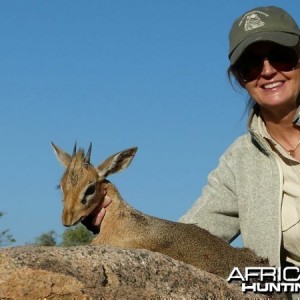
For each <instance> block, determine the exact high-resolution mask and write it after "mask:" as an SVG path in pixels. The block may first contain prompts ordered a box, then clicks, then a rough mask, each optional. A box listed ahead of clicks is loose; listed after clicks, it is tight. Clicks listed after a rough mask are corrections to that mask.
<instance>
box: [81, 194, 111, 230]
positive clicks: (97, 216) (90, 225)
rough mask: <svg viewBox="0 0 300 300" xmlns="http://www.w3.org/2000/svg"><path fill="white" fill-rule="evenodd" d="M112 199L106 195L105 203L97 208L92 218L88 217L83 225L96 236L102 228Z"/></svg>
mask: <svg viewBox="0 0 300 300" xmlns="http://www.w3.org/2000/svg"><path fill="white" fill-rule="evenodd" d="M111 202H112V198H111V197H109V196H108V195H105V197H104V201H103V202H102V203H101V204H100V205H99V206H97V207H96V209H95V210H94V211H93V212H92V213H91V215H90V216H88V217H86V218H85V219H84V220H83V221H82V222H81V223H82V224H83V225H84V226H85V227H86V228H87V229H88V230H89V231H92V232H93V233H94V234H97V233H99V232H100V226H101V223H102V221H103V218H104V216H105V213H106V208H107V207H108V206H109V205H110V204H111Z"/></svg>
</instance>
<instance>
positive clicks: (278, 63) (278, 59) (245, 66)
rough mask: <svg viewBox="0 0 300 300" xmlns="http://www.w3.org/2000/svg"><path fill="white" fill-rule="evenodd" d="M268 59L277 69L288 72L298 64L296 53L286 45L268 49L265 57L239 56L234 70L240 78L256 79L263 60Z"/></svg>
mask: <svg viewBox="0 0 300 300" xmlns="http://www.w3.org/2000/svg"><path fill="white" fill-rule="evenodd" d="M265 59H268V60H269V62H270V64H271V65H272V66H273V67H274V68H275V69H277V70H278V71H284V72H288V71H291V70H293V69H295V68H296V67H297V65H298V55H297V53H296V51H294V50H293V49H290V48H286V47H283V46H282V47H278V48H276V49H273V50H272V51H270V53H269V54H268V55H266V56H265V57H260V58H258V57H255V56H252V55H250V54H248V55H244V56H243V57H241V59H240V61H239V62H238V63H237V65H236V70H237V72H238V74H239V76H240V78H241V79H242V80H244V81H252V80H254V79H256V78H257V77H258V76H259V75H260V73H261V71H262V68H263V62H264V60H265Z"/></svg>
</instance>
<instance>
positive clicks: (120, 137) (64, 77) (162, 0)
mask: <svg viewBox="0 0 300 300" xmlns="http://www.w3.org/2000/svg"><path fill="white" fill-rule="evenodd" d="M271 4H273V5H278V6H281V7H283V8H284V9H286V10H287V11H288V12H290V13H291V14H292V15H293V16H294V17H295V19H296V20H297V22H298V23H300V14H299V8H300V5H299V3H298V1H295V0H282V1H262V0H261V1H256V0H255V1H242V0H226V1H217V0H211V1H199V0H187V1H182V0H180V1H179V0H151V1H150V0H147V1H145V0H116V1H109V0H106V1H101V0H97V1H95V0H89V1H83V0H69V1H66V0H51V1H50V0H48V1H44V0H40V1H37V0H36V1H29V0H22V1H8V0H5V1H4V0H1V1H0V45H1V47H0V54H1V55H0V101H1V102H0V103H1V106H0V116H1V117H0V138H1V158H0V162H1V169H0V174H1V175H0V176H1V177H0V211H4V212H5V213H6V215H5V216H4V217H2V218H0V231H1V230H3V229H6V228H9V229H10V232H11V233H12V234H13V236H14V237H15V239H16V240H17V243H16V245H22V244H25V243H30V242H33V241H34V239H35V238H36V237H37V236H39V235H40V234H42V233H45V232H48V231H50V230H55V231H56V232H57V233H62V232H63V230H64V227H63V226H62V225H61V210H62V203H61V195H60V191H59V190H57V189H55V186H56V185H57V184H58V183H59V179H60V177H61V175H62V173H63V168H62V167H61V165H60V164H59V163H58V161H57V160H56V158H55V156H54V153H53V151H52V149H51V147H50V141H54V142H55V143H56V144H57V145H59V146H60V147H62V148H63V149H65V150H67V151H69V152H71V151H72V148H73V144H74V142H75V140H77V142H78V144H79V146H81V147H83V148H87V147H88V144H89V142H93V152H92V159H91V160H92V162H93V163H95V164H99V163H100V162H102V161H103V160H104V159H105V158H106V157H108V156H110V155H112V154H114V153H116V152H118V151H121V150H123V149H125V148H128V147H131V146H138V147H139V150H138V152H137V155H136V157H135V159H134V161H133V163H132V164H131V166H130V167H129V168H128V169H127V170H126V171H124V172H123V173H120V174H115V175H113V176H111V177H110V178H109V179H110V180H111V181H112V182H114V183H115V184H116V185H117V187H118V188H119V190H120V192H121V194H122V195H123V197H124V198H125V199H126V200H127V202H128V203H130V204H131V205H132V206H134V207H135V208H137V209H139V210H141V211H143V212H145V213H148V214H151V215H155V216H158V217H161V218H167V219H170V220H177V219H178V218H179V217H180V216H181V215H182V214H183V213H184V212H185V211H186V210H188V208H189V207H191V205H192V203H193V202H194V201H195V200H196V199H197V197H198V196H199V195H200V194H201V190H202V188H203V186H204V185H205V183H206V181H207V176H208V174H209V172H210V171H211V170H212V169H213V168H215V167H216V166H217V163H218V159H219V157H220V155H221V154H222V153H223V152H224V151H225V149H226V148H227V147H228V146H229V145H230V144H231V143H232V142H233V140H234V139H235V138H236V137H238V136H239V135H241V134H243V133H244V132H245V130H246V125H245V124H246V117H245V116H244V111H245V103H246V101H247V95H246V94H245V93H243V91H239V90H238V91H235V90H234V89H233V88H232V87H231V85H230V83H229V82H228V80H227V77H226V69H227V67H228V58H227V50H228V32H229V30H230V27H231V24H232V22H233V20H234V19H235V18H236V17H238V16H239V15H240V14H242V13H243V12H244V11H246V10H249V9H252V8H254V7H256V6H262V5H271Z"/></svg>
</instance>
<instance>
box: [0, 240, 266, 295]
mask: <svg viewBox="0 0 300 300" xmlns="http://www.w3.org/2000/svg"><path fill="white" fill-rule="evenodd" d="M150 298H151V299H154V298H155V299H166V298H169V299H170V298H173V299H174V298H175V299H211V300H212V299H232V300H233V299H263V297H262V298H259V295H257V294H250V293H248V294H243V293H242V292H241V289H240V287H239V286H237V285H235V284H229V283H227V281H226V280H225V279H223V278H220V277H218V276H216V275H213V274H210V273H208V272H205V271H202V270H199V269H197V268H195V267H193V266H191V265H187V264H185V263H183V262H180V261H177V260H174V259H172V258H170V257H168V256H165V255H163V254H160V253H156V252H150V251H148V250H124V249H119V248H114V247H110V246H92V245H88V246H80V247H69V248H63V247H39V246H26V247H13V248H5V249H1V250H0V299H5V300H8V299H10V300H12V299H16V300H20V299H24V300H27V299H28V300H29V299H30V300H35V299H59V300H60V299H66V300H69V299H70V300H71V299H72V300H73V299H74V300H75V299H76V300H83V299H85V300H86V299H150Z"/></svg>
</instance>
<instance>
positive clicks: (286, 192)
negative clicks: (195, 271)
mask: <svg viewBox="0 0 300 300" xmlns="http://www.w3.org/2000/svg"><path fill="white" fill-rule="evenodd" d="M299 36H300V31H299V28H298V26H297V24H296V23H295V21H294V20H293V19H292V18H291V16H289V15H288V14H287V13H286V12H285V11H283V10H282V9H280V8H277V7H258V8H255V9H253V10H252V11H250V12H247V13H245V14H243V15H242V16H241V17H239V18H238V19H237V20H236V21H235V22H234V24H233V26H232V29H231V31H230V51H229V59H230V63H231V65H230V68H229V74H231V75H233V76H234V77H235V78H236V79H237V81H238V83H239V84H240V85H241V86H242V87H243V88H244V89H246V91H247V92H248V93H249V96H250V98H251V101H252V103H253V109H252V113H251V115H250V118H249V125H248V128H249V133H247V134H245V135H244V136H242V137H240V138H239V139H237V140H236V141H235V143H234V144H233V145H232V146H231V147H230V148H229V149H228V150H227V152H226V153H225V154H224V155H223V156H222V157H221V159H220V164H219V166H218V168H217V169H216V170H214V171H213V172H212V173H211V174H210V176H209V182H208V185H207V186H206V187H205V189H204V191H203V195H202V196H201V198H200V199H198V200H197V201H196V202H195V204H194V205H193V207H192V208H191V209H190V210H189V211H188V212H187V213H186V214H185V215H184V216H183V217H182V218H181V219H180V221H182V222H187V223H197V224H198V225H199V226H200V227H204V228H206V229H207V230H209V231H210V232H211V233H213V234H215V235H217V236H219V237H221V238H222V239H224V240H226V241H228V242H230V241H232V240H233V239H234V238H235V237H236V236H237V235H238V234H239V233H241V236H242V239H243V243H244V245H245V246H246V247H249V248H251V249H253V250H254V251H255V252H256V253H257V254H258V255H260V256H263V257H268V258H269V261H270V264H271V265H276V266H280V265H285V264H294V265H296V266H300V127H299V125H300V120H299V115H300V114H299V111H298V106H299V104H300V96H299V93H300V68H299V53H300V46H299Z"/></svg>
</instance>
